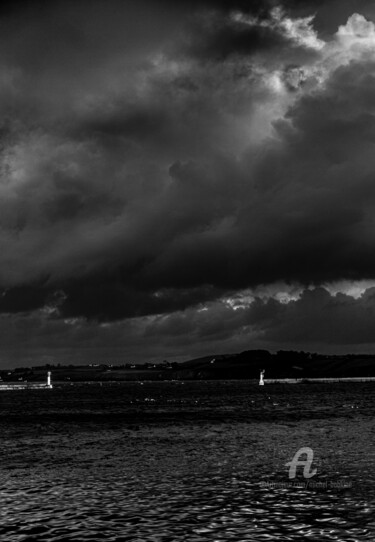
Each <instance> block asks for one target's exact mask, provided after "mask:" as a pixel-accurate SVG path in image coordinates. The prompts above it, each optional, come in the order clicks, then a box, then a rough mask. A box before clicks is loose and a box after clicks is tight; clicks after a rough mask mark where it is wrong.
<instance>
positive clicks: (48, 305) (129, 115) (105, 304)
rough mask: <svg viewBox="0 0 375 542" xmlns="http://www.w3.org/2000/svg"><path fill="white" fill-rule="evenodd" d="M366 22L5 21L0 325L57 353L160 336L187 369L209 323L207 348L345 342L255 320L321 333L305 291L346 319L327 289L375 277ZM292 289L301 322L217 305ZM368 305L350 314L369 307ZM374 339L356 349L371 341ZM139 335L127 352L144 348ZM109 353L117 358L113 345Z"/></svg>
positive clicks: (242, 6)
mask: <svg viewBox="0 0 375 542" xmlns="http://www.w3.org/2000/svg"><path fill="white" fill-rule="evenodd" d="M246 6H247V7H246ZM339 6H341V7H340V8H339ZM359 7H361V8H362V9H361V11H362V13H364V15H362V14H360V13H356V12H355V11H354V8H353V3H351V2H346V3H345V5H344V4H343V3H341V4H338V3H337V2H335V1H331V2H328V3H319V2H317V3H314V4H311V3H309V2H303V3H297V2H284V3H283V4H276V3H275V2H257V3H252V7H251V9H249V7H248V3H247V2H246V3H244V2H214V1H207V2H186V3H185V2H182V3H179V5H178V7H177V6H176V5H174V4H173V3H170V2H151V1H149V2H134V3H132V2H126V3H123V2H116V1H114V2H111V3H110V4H108V3H106V2H100V1H98V2H85V1H82V2H76V3H74V4H73V3H68V4H66V3H61V2H54V3H50V2H49V3H45V2H41V3H38V4H37V3H36V4H35V5H34V6H33V7H28V5H27V4H25V3H22V2H19V3H13V4H9V6H5V7H4V9H3V12H2V13H1V14H0V29H1V32H0V36H1V37H0V65H1V78H0V111H1V117H0V118H1V125H0V290H1V292H2V297H1V298H0V312H1V313H2V314H3V318H4V319H5V320H4V322H5V321H9V322H10V321H13V319H17V318H20V321H21V322H23V323H24V324H25V322H27V323H28V325H29V324H30V326H31V329H33V327H32V326H33V325H34V323H33V322H36V321H37V322H39V324H38V326H39V325H42V327H43V326H46V327H45V328H44V327H43V329H45V330H48V332H47V331H46V334H47V335H49V334H50V336H51V343H53V337H55V339H56V341H57V343H58V341H59V336H60V335H59V334H60V333H62V330H64V333H67V334H68V335H67V337H70V339H69V340H71V343H72V345H75V344H76V342H75V340H76V339H75V337H76V335H74V336H73V335H72V333H73V332H72V331H71V329H70V327H69V326H73V327H74V326H78V327H77V330H78V329H79V330H81V331H77V334H78V335H77V336H80V335H79V334H80V333H81V332H82V326H84V328H85V329H86V332H87V333H88V331H87V330H89V329H91V330H92V332H93V333H94V334H95V333H97V331H93V330H94V328H95V330H96V329H101V328H100V326H101V325H102V324H106V325H107V324H108V325H110V326H113V329H116V330H119V329H120V328H121V326H124V329H125V330H128V331H129V329H132V330H133V331H134V329H135V328H134V327H132V326H135V327H136V329H137V330H139V329H142V330H143V331H142V333H146V335H147V333H150V331H149V330H150V329H152V326H154V328H153V329H157V333H158V334H159V335H158V336H159V337H163V336H164V335H163V333H164V331H163V330H164V329H166V330H167V331H166V334H165V335H166V336H168V337H171V341H172V342H171V344H175V346H174V347H173V348H172V347H171V349H170V352H171V353H172V351H173V355H178V352H179V349H180V348H184V343H183V341H182V342H181V343H179V341H178V340H177V342H176V343H174V342H173V340H172V337H174V336H175V335H174V332H173V330H175V329H177V328H179V329H182V328H183V329H185V331H184V333H186V330H188V329H190V326H194V325H196V326H197V327H196V330H195V332H194V333H196V334H197V338H196V341H197V349H199V348H200V347H201V348H202V349H203V350H204V349H205V347H204V345H205V344H207V343H206V341H207V340H208V339H206V335H205V329H206V327H205V326H206V323H205V320H204V318H205V317H207V318H208V317H209V321H210V322H211V323H213V322H215V321H216V320H218V321H219V320H221V319H222V321H223V322H226V325H223V326H222V327H221V328H220V326H219V328H218V329H219V331H217V333H218V335H217V336H216V335H215V333H216V331H215V332H213V335H211V336H210V337H211V339H210V341H211V342H210V341H208V343H209V344H210V347H211V346H212V347H213V346H215V345H217V346H218V347H219V346H221V347H223V348H224V347H226V348H230V349H233V348H235V347H236V345H237V346H240V345H243V346H244V347H246V344H247V346H248V347H251V345H252V344H253V342H254V341H255V342H260V341H261V342H262V341H263V343H264V344H267V343H269V344H271V343H272V342H273V341H276V342H282V341H283V340H286V338H289V339H288V340H289V341H290V343H293V341H294V342H296V343H297V342H298V341H299V338H298V337H299V336H300V337H301V338H302V339H303V337H305V342H306V343H308V342H309V341H312V342H314V341H318V342H319V341H320V343H321V344H331V343H333V342H334V341H336V342H337V344H342V342H343V340H344V337H341V336H340V334H337V333H334V331H332V334H331V335H330V334H329V333H328V334H326V335H325V334H324V333H323V330H322V329H320V328H319V326H318V325H317V327H316V334H317V335H316V337H315V338H314V337H312V336H311V330H310V331H309V332H308V329H307V328H305V327H303V326H302V324H300V325H299V326H297V331H296V333H295V335H293V333H291V331H290V330H288V329H284V328H283V327H282V325H281V324H280V323H278V324H277V325H276V324H274V326H276V327H272V326H271V327H267V325H266V324H267V321H266V320H264V319H262V318H263V317H261V314H264V313H265V312H267V311H271V313H272V318H271V321H272V322H278V315H279V314H281V313H282V314H284V313H285V314H284V317H285V318H286V320H285V322H286V324H285V325H286V326H287V325H288V322H289V321H291V322H292V321H293V322H301V321H302V320H301V317H300V316H298V318H297V317H295V316H294V314H295V313H294V312H293V310H294V311H297V309H298V310H299V308H301V307H303V310H304V311H306V314H307V315H310V316H309V318H310V317H311V318H312V315H311V312H309V311H310V308H311V307H310V305H309V302H310V301H311V298H310V297H309V296H318V292H322V291H321V290H319V289H317V290H314V292H315V293H314V294H312V293H311V291H310V290H306V291H305V293H303V289H304V288H307V287H309V286H310V287H312V286H313V287H319V286H320V285H325V287H326V288H328V290H324V292H325V294H324V295H325V296H328V297H326V298H324V299H325V300H326V301H324V300H323V297H324V296H323V294H322V293H321V294H319V295H321V296H323V297H321V298H319V300H320V303H323V304H324V306H325V307H326V306H327V304H328V305H329V302H328V301H329V300H331V302H332V303H334V304H335V303H336V304H337V303H339V301H338V300H339V297H338V296H336V297H332V296H331V294H330V293H329V291H332V290H330V286H329V285H331V284H333V283H338V281H341V282H342V281H346V282H345V284H347V288H348V291H349V290H350V283H351V282H352V281H361V280H368V281H371V280H372V279H373V278H374V277H375V257H374V254H375V252H374V244H375V238H374V231H375V229H374V225H373V212H372V211H373V207H374V204H375V190H374V186H375V185H374V182H373V176H374V171H375V162H374V143H375V101H374V99H373V96H374V95H375V53H374V51H375V47H374V45H375V25H374V22H373V21H375V13H373V8H372V6H371V3H370V2H361V6H358V2H357V8H359ZM357 8H356V9H357ZM314 14H315V15H316V16H315V18H314ZM280 283H283V284H289V285H290V288H297V289H301V291H302V294H301V295H302V297H301V298H299V299H294V298H293V299H291V301H290V306H289V305H285V303H281V302H280V299H281V298H280V297H279V298H274V297H271V298H267V299H266V298H264V297H262V296H260V297H259V295H255V297H254V299H255V301H253V303H252V304H251V305H250V306H249V307H247V308H246V310H245V309H237V310H234V309H233V307H231V306H230V305H229V306H228V305H225V303H224V302H223V299H235V298H236V296H238V295H239V294H238V292H242V291H244V290H246V289H251V290H252V291H253V292H255V291H257V292H258V294H259V292H260V291H261V290H262V291H267V289H270V288H271V289H272V288H274V286H272V285H277V284H280ZM327 285H328V286H327ZM339 295H345V293H343V294H339ZM366 296H367V294H366V295H365V294H364V296H362V298H360V300H355V299H354V301H353V303H358V306H360V307H362V306H364V305H366V304H370V305H371V300H372V297H371V295H370V294H368V296H369V297H366ZM351 299H353V298H348V297H347V296H346V297H345V303H342V305H340V303H339V305H340V311H343V312H344V313H345V314H346V313H347V311H349V312H350V311H351V310H352V306H351V305H350V303H351V301H350V300H351ZM309 300H310V301H309ZM223 303H224V304H223ZM349 305H350V308H349ZM335 306H336V305H335ZM366 306H367V305H366ZM257 307H258V308H259V307H260V308H259V311H260V312H257ZM202 308H208V310H207V311H206V310H204V311H202V310H201V309H202ZM301 310H302V309H301ZM337 310H338V309H337ZM358 310H359V313H360V309H358ZM228 311H229V312H228ZM243 311H245V312H246V318H249V319H250V320H249V322H248V323H246V322H245V323H241V321H240V320H241V318H240V316H241V317H244V314H245V313H244V312H243ZM280 311H281V312H280ZM365 312H366V311H365ZM359 313H358V314H359ZM250 314H251V315H252V316H250ZM340 314H341V312H340ZM257 315H258V316H257ZM256 317H259V319H260V320H259V322H258V323H257V321H256ZM142 318H143V320H142ZM340 318H341V316H339V315H337V322H341V321H342V319H341V320H340ZM342 318H344V317H342ZM345 318H346V317H345ZM345 318H344V320H343V321H346V320H345ZM139 319H141V320H139ZM154 319H155V320H154ZM254 319H255V320H254ZM358 319H359V320H358V321H361V316H360V314H359V315H358ZM42 321H43V322H44V323H43V324H40V322H42ZM150 321H152V322H153V324H152V326H151V324H150V323H149V322H150ZM64 322H70V324H69V325H68V324H66V323H64ZM71 322H74V325H73V324H72V323H71ZM77 322H80V323H79V325H78V323H77ZM134 322H136V323H134ZM139 322H141V323H139ZM155 322H157V323H155ZM161 322H162V325H161ZM176 322H178V324H177V323H176ZM83 323H84V324H83ZM22 325H23V324H22ZM22 325H21V329H23V328H22ZM67 325H68V328H67V327H66V326H67ZM212 325H213V324H212ZM56 326H57V327H56ZM85 326H86V327H85ZM90 326H93V327H90ZM137 326H140V327H137ZM150 326H151V328H150ZM168 326H170V328H169V327H168ZM176 326H177V328H176ZM179 326H180V327H179ZM244 326H245V327H244ZM248 326H251V327H250V328H249V327H248ZM262 326H263V327H262ZM271 328H272V329H271ZM38 329H39V328H38ZM74 329H75V328H74ZM103 329H106V330H107V329H108V328H103ZM298 329H299V331H298ZM363 329H364V332H363V333H364V335H363V337H362V335H361V334H360V333H359V332H358V333H357V334H354V335H355V336H354V335H353V342H359V343H364V342H365V343H372V340H370V339H371V338H370V337H369V333H368V332H367V331H366V329H367V327H366V326H365V325H364V328H363ZM69 330H70V331H69ZM168 330H169V331H168ZM230 330H232V332H231V331H230ZM240 330H243V331H240ZM244 330H246V333H245V331H244ZM254 330H255V331H256V332H255V331H254ZM273 330H274V331H273ZM133 331H132V332H130V331H129V333H128V334H127V332H124V336H127V337H128V339H129V341H130V342H131V341H132V340H133V339H132V338H131V337H133V338H134V341H135V343H134V344H137V340H139V341H143V339H142V338H141V335H137V333H138V331H137V333H135V335H133ZM23 333H26V331H25V329H23ZM74 333H76V332H75V331H74ZM103 333H104V332H103ZM105 333H108V331H105ZM220 333H221V335H220ZM231 333H232V334H231ZM254 333H255V334H254ZM299 333H300V335H299ZM309 333H310V335H309ZM353 333H354V332H353ZM228 334H229V335H228ZM238 334H240V336H241V338H240V339H238V336H239V335H238ZM55 335H56V336H55ZM99 335H100V334H99ZM208 335H209V334H208ZM219 335H220V336H219ZM36 336H39V335H38V332H37V333H36ZM155 336H156V335H155ZM318 336H319V337H318ZM100 337H101V338H102V341H103V342H102V343H101V344H102V345H104V346H103V347H104V348H106V346H105V345H107V344H108V341H111V340H112V339H110V338H109V336H107V335H100ZM142 337H143V336H142ZM283 337H284V338H283ZM302 339H301V340H302ZM90 340H91V339H90ZM90 340H88V343H90ZM160 340H161V344H163V341H162V339H160ZM155 341H156V339H155ZM246 341H247V343H246ZM68 342H69V341H68ZM302 342H303V340H302ZM42 343H43V340H41V343H40V344H42ZM114 343H116V340H114ZM245 343H246V344H245ZM320 343H319V344H320ZM43 344H44V343H43ZM95 344H96V343H95ZM168 344H169V343H168ZM121 345H122V343H121V341H120V344H119V348H120V347H122V346H121ZM199 345H201V346H199ZM164 347H165V348H166V349H169V347H168V348H167V346H166V344H164ZM35 348H37V345H35Z"/></svg>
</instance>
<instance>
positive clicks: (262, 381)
mask: <svg viewBox="0 0 375 542" xmlns="http://www.w3.org/2000/svg"><path fill="white" fill-rule="evenodd" d="M263 377H264V369H263V371H260V379H259V386H264V379H263Z"/></svg>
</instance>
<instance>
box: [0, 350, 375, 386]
mask: <svg viewBox="0 0 375 542" xmlns="http://www.w3.org/2000/svg"><path fill="white" fill-rule="evenodd" d="M261 370H264V371H265V379H266V380H267V379H278V378H298V379H309V378H348V377H361V378H365V377H375V355H374V354H368V355H365V354H361V355H360V354H347V355H324V354H316V353H310V352H301V351H300V352H298V351H291V350H280V351H278V352H276V353H274V354H273V353H270V352H268V351H267V350H247V351H245V352H241V353H235V354H219V355H211V356H205V357H201V358H196V359H192V360H189V361H185V362H181V363H176V362H173V363H171V362H168V361H163V362H161V363H145V364H142V365H139V364H138V365H135V364H130V363H126V364H119V365H109V364H102V363H94V364H90V365H81V366H76V365H60V364H59V365H50V364H47V365H42V366H37V367H18V368H16V369H14V370H8V371H6V370H3V371H0V378H1V380H2V381H3V382H21V381H27V382H34V381H42V380H44V379H45V375H46V371H52V377H53V380H54V381H55V382H58V381H61V382H69V381H71V382H84V381H103V382H104V381H132V380H210V379H218V380H221V379H223V380H229V379H259V374H260V371H261Z"/></svg>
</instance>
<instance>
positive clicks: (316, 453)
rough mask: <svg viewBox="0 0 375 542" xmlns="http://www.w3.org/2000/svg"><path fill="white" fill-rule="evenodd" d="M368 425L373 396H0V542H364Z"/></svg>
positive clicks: (189, 391)
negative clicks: (292, 465) (296, 461)
mask: <svg viewBox="0 0 375 542" xmlns="http://www.w3.org/2000/svg"><path fill="white" fill-rule="evenodd" d="M374 414H375V384H373V383H368V384H320V385H315V384H300V385H269V386H264V387H259V386H252V385H250V384H249V383H248V382H235V381H230V382H194V383H187V382H186V383H180V382H170V383H144V384H138V383H127V384H118V385H113V386H110V385H106V386H102V387H100V386H98V385H86V386H83V385H79V386H78V385H76V386H66V387H61V388H58V387H56V388H55V389H53V390H45V391H18V392H1V393H0V430H1V441H0V445H1V448H0V451H1V457H0V459H1V462H0V469H1V471H0V472H1V480H0V486H1V503H0V504H1V506H0V518H1V521H0V539H1V540H4V541H7V542H16V541H17V542H19V541H38V542H41V541H56V542H62V541H65V540H66V541H68V540H70V541H85V540H98V541H101V540H103V541H107V540H108V541H109V540H111V541H131V542H140V541H155V542H164V541H165V542H167V541H171V542H179V541H191V542H199V541H205V540H209V541H216V540H217V541H219V540H220V541H221V540H223V541H229V540H237V541H242V540H243V541H245V540H251V541H253V542H256V541H261V540H263V541H266V540H267V541H272V540H275V541H279V540H280V541H282V540H291V541H294V540H296V541H297V540H298V541H302V540H317V541H324V540H327V541H328V540H329V541H332V540H339V541H365V540H368V541H371V542H373V541H374V540H375V513H374V512H375V474H374V463H375V461H374V459H375V457H374V442H375V423H374ZM302 447H308V448H310V449H311V450H312V453H313V463H312V465H311V467H310V468H311V469H316V474H315V476H313V477H311V478H304V476H303V472H302V471H303V468H298V469H297V477H296V478H294V479H289V477H288V472H289V471H288V466H286V463H287V462H289V461H291V460H292V458H293V456H294V454H295V453H296V452H297V451H298V450H299V449H300V448H302ZM300 459H301V460H303V459H306V455H302V456H301V457H300ZM307 470H309V469H307Z"/></svg>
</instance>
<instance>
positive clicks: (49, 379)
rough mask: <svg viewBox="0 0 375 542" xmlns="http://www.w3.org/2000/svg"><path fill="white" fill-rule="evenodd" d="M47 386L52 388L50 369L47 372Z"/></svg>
mask: <svg viewBox="0 0 375 542" xmlns="http://www.w3.org/2000/svg"><path fill="white" fill-rule="evenodd" d="M47 388H52V384H51V371H48V373H47Z"/></svg>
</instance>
